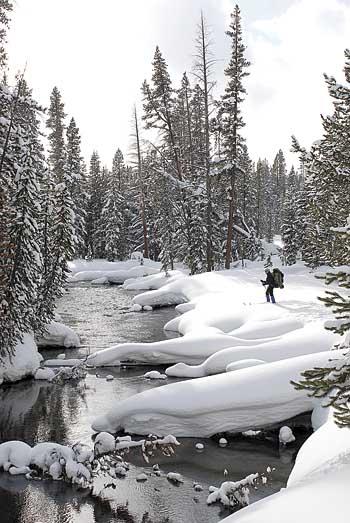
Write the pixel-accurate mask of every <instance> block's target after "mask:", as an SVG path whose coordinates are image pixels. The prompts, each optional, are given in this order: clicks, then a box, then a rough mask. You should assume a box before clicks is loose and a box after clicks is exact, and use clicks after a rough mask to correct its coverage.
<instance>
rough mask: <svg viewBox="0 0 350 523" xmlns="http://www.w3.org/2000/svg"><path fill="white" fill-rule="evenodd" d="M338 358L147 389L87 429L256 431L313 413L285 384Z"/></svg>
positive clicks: (316, 357) (315, 357)
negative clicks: (303, 413)
mask: <svg viewBox="0 0 350 523" xmlns="http://www.w3.org/2000/svg"><path fill="white" fill-rule="evenodd" d="M342 354H343V352H342V351H327V352H319V353H316V354H309V355H304V356H298V357H296V358H289V359H286V360H282V361H276V362H272V363H266V364H265V365H258V366H255V367H249V368H246V369H241V370H238V371H236V372H228V373H224V374H219V375H216V376H208V377H205V378H201V379H194V380H189V381H183V382H179V383H172V384H169V385H165V386H163V387H161V388H158V389H151V390H147V391H144V392H142V393H140V394H136V395H135V396H132V397H129V398H126V399H123V400H119V401H118V402H117V403H116V405H115V406H114V407H113V408H112V409H111V410H110V411H109V412H107V413H106V414H105V415H102V416H100V417H98V418H97V419H95V420H94V422H93V425H92V427H93V429H94V430H95V431H102V430H103V431H107V432H117V431H118V430H121V429H124V430H125V431H127V432H130V433H134V434H149V433H157V434H160V435H162V434H169V433H171V434H174V435H175V436H184V437H186V436H188V437H209V436H212V435H213V434H216V433H219V432H233V433H236V432H243V431H247V430H257V429H261V428H263V427H267V426H271V425H272V424H274V423H277V422H281V421H283V420H286V419H288V418H291V417H293V416H295V415H297V414H300V413H302V412H307V411H310V410H312V408H313V406H314V400H313V399H312V398H310V397H309V396H308V395H307V392H306V391H304V390H300V391H297V390H296V389H295V388H294V387H293V386H292V385H291V384H290V381H291V380H294V381H297V380H298V379H300V377H301V376H300V373H301V372H302V371H304V370H305V369H308V368H312V367H314V366H321V365H322V366H324V365H328V364H329V359H330V358H336V357H341V355H342Z"/></svg>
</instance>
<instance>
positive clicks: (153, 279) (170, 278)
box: [123, 270, 186, 291]
mask: <svg viewBox="0 0 350 523" xmlns="http://www.w3.org/2000/svg"><path fill="white" fill-rule="evenodd" d="M185 276H186V275H185V273H184V272H182V271H178V270H177V271H169V272H168V275H166V274H165V272H158V274H155V275H148V276H144V277H143V278H129V279H127V280H125V281H124V284H123V288H124V289H126V290H128V291H142V290H155V289H160V288H161V287H163V286H164V285H167V284H170V283H172V282H174V281H176V280H179V279H182V278H184V277H185Z"/></svg>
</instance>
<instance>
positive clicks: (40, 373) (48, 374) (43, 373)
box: [34, 369, 56, 381]
mask: <svg viewBox="0 0 350 523" xmlns="http://www.w3.org/2000/svg"><path fill="white" fill-rule="evenodd" d="M55 375H56V373H55V372H54V371H53V370H52V369H38V370H37V371H36V373H35V374H34V379H36V380H48V381H50V380H52V378H54V377H55Z"/></svg>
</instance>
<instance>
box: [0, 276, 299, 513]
mask: <svg viewBox="0 0 350 523" xmlns="http://www.w3.org/2000/svg"><path fill="white" fill-rule="evenodd" d="M131 299H132V294H131V293H129V292H126V291H124V290H123V289H121V288H120V287H116V286H110V287H92V286H90V285H84V284H81V285H77V286H71V287H69V288H68V289H67V292H66V294H65V295H64V297H63V298H62V299H61V300H60V303H59V306H58V312H59V313H60V314H61V316H62V318H63V321H64V322H65V323H66V324H68V325H70V326H71V327H73V328H74V329H75V330H76V332H78V334H79V336H80V337H81V340H82V347H81V348H80V349H79V350H78V351H77V350H67V353H68V352H69V355H72V356H73V355H74V356H76V355H78V354H85V353H86V352H87V351H88V352H91V351H93V350H98V349H102V348H105V347H108V346H110V345H112V344H115V343H119V342H125V341H146V342H150V341H157V340H161V339H164V338H165V337H166V335H165V333H164V331H163V325H164V324H165V323H166V322H167V321H169V320H170V319H172V318H173V317H174V316H176V312H175V311H174V310H173V309H159V310H156V311H152V312H143V313H134V312H129V311H128V309H129V307H130V304H131ZM59 352H62V349H46V350H43V351H42V353H43V355H44V358H49V357H50V358H51V357H55V356H56V355H57V354H58V353H59ZM146 370H151V368H149V367H142V366H139V367H131V368H127V369H123V368H121V369H119V368H114V369H111V368H108V369H98V372H96V371H94V370H91V371H89V373H88V376H87V378H86V380H84V381H82V382H81V383H80V384H79V385H78V386H76V385H72V384H70V383H67V384H66V385H63V386H62V385H55V384H49V383H47V382H40V381H34V380H28V381H24V382H21V383H18V384H15V385H12V386H11V387H8V388H5V389H0V405H1V410H0V441H1V442H3V441H8V440H13V439H17V440H23V441H26V442H27V443H28V444H30V445H33V444H35V443H37V442H41V441H56V442H59V443H62V444H72V443H74V442H76V441H82V442H85V443H88V444H90V445H91V435H92V432H91V429H90V425H91V422H92V420H93V419H94V417H95V416H97V415H99V414H101V413H102V412H105V411H106V410H107V409H109V408H110V407H112V405H113V404H114V403H115V402H116V401H119V400H121V399H123V398H126V397H128V396H130V395H133V394H136V393H138V392H142V391H143V390H147V389H149V388H153V387H158V386H163V385H164V384H165V383H169V382H174V381H179V380H176V379H168V380H167V381H166V382H164V381H160V382H158V381H148V380H146V379H144V378H143V377H142V374H144V372H146ZM107 374H113V376H114V378H115V379H114V380H113V381H106V379H105V377H106V376H107ZM306 436H307V434H306V433H305V432H304V433H301V434H299V436H298V438H297V443H296V444H295V445H294V446H293V447H291V448H288V449H286V450H281V449H279V447H278V444H277V443H276V442H274V441H267V440H263V441H259V440H256V439H252V438H243V437H239V438H238V437H235V438H231V439H230V440H229V444H228V446H227V447H225V448H222V447H220V446H219V445H218V444H217V442H216V441H215V440H214V439H213V440H208V439H201V438H198V439H192V438H187V439H181V440H180V441H181V446H180V447H178V449H177V451H176V455H174V456H172V457H165V456H163V455H161V454H159V455H157V456H154V459H153V461H151V462H150V463H149V464H146V463H144V462H143V460H142V457H141V456H140V453H139V452H137V451H136V450H134V451H131V452H130V454H129V455H128V456H127V457H126V459H127V460H128V461H129V462H130V463H131V468H130V472H129V474H128V475H127V477H126V478H124V479H121V480H120V481H118V487H117V489H116V490H111V489H108V490H105V491H104V496H103V499H102V498H101V500H100V501H98V500H95V499H92V498H91V497H90V496H89V495H87V493H86V492H82V491H79V490H77V489H76V488H71V487H70V486H69V485H67V484H65V483H62V482H54V481H49V480H45V481H32V482H27V481H26V480H25V479H24V478H21V477H11V476H9V475H8V474H7V473H0V522H1V523H44V522H45V523H94V522H96V523H110V522H115V521H120V522H123V521H124V522H130V523H132V522H137V523H141V522H144V523H146V522H148V523H151V522H152V523H162V522H166V521H167V522H169V523H183V522H186V523H214V522H217V521H219V520H220V519H222V518H223V517H225V516H226V515H227V514H228V512H227V511H226V510H224V509H223V508H222V507H221V506H210V507H208V506H207V505H206V498H207V496H208V487H209V486H210V485H216V486H219V485H220V484H221V483H222V481H224V480H238V479H241V478H243V477H245V476H246V475H247V474H250V473H253V472H257V471H260V472H262V471H264V470H266V468H267V467H268V466H269V467H271V468H274V469H275V470H274V471H273V474H272V475H271V477H270V479H269V481H268V483H267V485H264V486H262V487H259V489H258V490H256V491H255V490H253V492H251V496H250V498H251V502H254V501H256V500H258V499H261V498H262V497H265V496H267V495H270V494H272V493H274V492H277V491H278V490H279V489H280V488H282V487H284V486H285V484H286V480H287V478H288V475H289V473H290V470H291V468H292V466H293V462H294V458H295V455H296V453H297V450H298V448H299V447H300V445H301V444H302V442H303V441H304V439H305V437H306ZM197 442H202V443H203V444H204V450H203V451H201V452H198V451H197V450H196V448H195V444H196V443H197ZM154 463H158V464H159V466H160V469H161V471H162V476H161V477H156V476H154V475H151V470H152V465H153V464H154ZM224 469H227V471H228V476H227V477H224V475H223V471H224ZM170 471H171V472H179V473H181V474H182V475H183V477H184V483H183V484H181V485H179V486H174V485H173V484H170V483H169V482H168V481H167V479H166V478H165V477H164V475H165V474H166V473H167V472H170ZM140 472H146V474H149V479H148V481H146V482H144V483H138V482H137V481H136V479H135V478H136V476H137V475H138V474H140ZM194 481H195V482H198V483H200V484H201V485H202V487H203V489H204V490H203V492H195V491H194V489H193V482H194Z"/></svg>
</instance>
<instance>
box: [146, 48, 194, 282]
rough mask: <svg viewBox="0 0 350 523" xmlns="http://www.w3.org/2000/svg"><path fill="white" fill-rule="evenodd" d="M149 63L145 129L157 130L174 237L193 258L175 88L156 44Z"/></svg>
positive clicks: (189, 214)
mask: <svg viewBox="0 0 350 523" xmlns="http://www.w3.org/2000/svg"><path fill="white" fill-rule="evenodd" d="M152 65H153V74H152V85H150V84H149V83H148V82H146V81H145V82H144V83H143V86H142V93H143V108H144V114H143V120H144V121H145V124H146V129H156V130H158V131H159V134H160V136H159V137H160V139H161V143H160V145H159V146H155V148H156V150H157V152H158V154H159V155H160V157H161V162H162V168H161V171H162V176H164V171H165V172H166V176H167V179H168V182H169V183H168V184H167V186H169V187H170V186H171V194H172V199H171V203H172V205H173V209H172V211H173V212H172V216H173V218H174V220H175V221H174V225H175V227H176V230H177V240H178V242H179V243H180V244H182V245H180V249H181V250H182V251H183V252H188V253H190V256H189V259H190V260H191V259H194V258H195V256H194V253H193V248H194V242H193V236H192V230H191V222H192V209H191V202H190V201H189V198H188V194H187V184H186V180H185V179H184V169H183V165H182V162H181V155H180V142H179V138H178V136H177V134H176V132H175V130H176V123H175V120H176V114H175V100H174V90H173V87H172V83H171V79H170V76H169V72H168V67H167V64H166V62H165V60H164V58H163V56H162V54H161V52H160V50H159V48H158V47H157V48H156V52H155V55H154V60H153V64H152ZM170 182H171V183H170ZM163 250H164V249H163ZM190 270H191V272H193V267H190Z"/></svg>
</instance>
